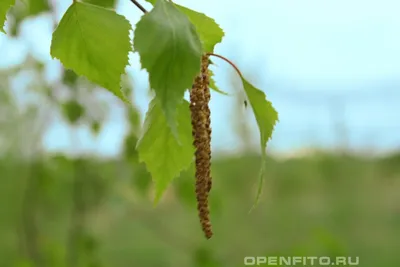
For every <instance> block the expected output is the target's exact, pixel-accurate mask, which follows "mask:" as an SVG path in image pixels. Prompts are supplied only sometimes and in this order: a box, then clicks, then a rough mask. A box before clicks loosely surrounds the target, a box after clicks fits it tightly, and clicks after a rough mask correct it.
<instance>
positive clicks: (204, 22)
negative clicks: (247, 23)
mask: <svg viewBox="0 0 400 267" xmlns="http://www.w3.org/2000/svg"><path fill="white" fill-rule="evenodd" d="M176 6H177V7H178V8H179V10H181V11H182V12H183V13H185V14H186V15H187V16H188V17H189V20H190V21H191V22H192V23H193V24H194V25H195V27H196V29H197V32H198V33H199V36H200V39H201V41H202V43H203V49H204V52H210V53H212V52H213V51H214V47H215V45H216V44H218V43H220V42H221V41H222V38H223V37H224V31H223V30H222V29H221V27H219V25H218V24H217V23H216V22H215V20H214V19H212V18H210V17H208V16H206V15H205V14H203V13H199V12H196V11H194V10H191V9H189V8H186V7H183V6H180V5H176Z"/></svg>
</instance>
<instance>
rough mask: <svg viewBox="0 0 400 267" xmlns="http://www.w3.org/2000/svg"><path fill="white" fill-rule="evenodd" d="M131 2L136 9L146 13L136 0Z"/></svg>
mask: <svg viewBox="0 0 400 267" xmlns="http://www.w3.org/2000/svg"><path fill="white" fill-rule="evenodd" d="M131 2H132V3H133V4H134V5H135V6H136V7H137V8H139V9H140V10H141V11H142V12H143V13H145V14H146V13H147V10H146V9H145V8H144V7H143V6H142V5H141V4H140V3H139V2H138V1H136V0H131Z"/></svg>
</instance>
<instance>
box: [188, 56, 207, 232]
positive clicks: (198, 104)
mask: <svg viewBox="0 0 400 267" xmlns="http://www.w3.org/2000/svg"><path fill="white" fill-rule="evenodd" d="M208 65H209V59H208V56H203V58H202V64H201V73H200V74H199V75H198V76H197V77H196V78H195V81H194V84H193V87H192V90H191V92H190V111H191V116H192V134H193V139H194V141H193V145H194V147H195V148H196V152H195V158H196V198H197V209H198V212H199V218H200V223H201V226H202V228H203V232H204V234H205V236H206V237H207V238H210V237H211V236H212V229H211V222H210V215H209V214H210V212H209V207H208V193H209V191H210V189H211V172H210V168H211V126H210V109H209V107H208V102H209V101H210V91H209V72H208Z"/></svg>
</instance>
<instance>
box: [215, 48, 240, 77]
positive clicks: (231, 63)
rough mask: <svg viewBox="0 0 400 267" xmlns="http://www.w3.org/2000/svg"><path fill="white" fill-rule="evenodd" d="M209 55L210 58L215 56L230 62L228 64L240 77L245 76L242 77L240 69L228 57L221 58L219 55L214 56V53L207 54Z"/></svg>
mask: <svg viewBox="0 0 400 267" xmlns="http://www.w3.org/2000/svg"><path fill="white" fill-rule="evenodd" d="M207 55H209V56H214V57H218V58H220V59H222V60H225V61H226V62H228V63H229V64H230V65H231V66H232V67H233V68H234V69H235V70H236V72H237V73H238V74H239V76H240V77H243V75H242V73H241V72H240V70H239V68H238V67H237V66H236V65H235V64H233V62H232V61H230V60H229V59H227V58H226V57H224V56H221V55H217V54H214V53H207Z"/></svg>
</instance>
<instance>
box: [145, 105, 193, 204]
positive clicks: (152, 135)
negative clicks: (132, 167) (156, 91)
mask: <svg viewBox="0 0 400 267" xmlns="http://www.w3.org/2000/svg"><path fill="white" fill-rule="evenodd" d="M176 120H177V124H178V127H177V130H178V136H179V141H178V140H177V139H176V138H175V136H174V134H173V133H172V130H171V128H170V127H169V126H168V123H167V120H166V117H165V115H164V113H163V111H162V107H161V104H160V103H159V101H158V100H157V99H156V98H155V99H153V100H152V102H151V103H150V105H149V111H148V112H147V114H146V120H145V124H144V131H143V133H142V136H141V138H140V139H139V141H138V145H137V150H138V153H139V160H140V162H144V163H145V164H146V167H147V170H148V171H149V172H150V173H151V175H152V178H153V180H154V182H155V188H156V197H155V203H158V201H159V200H160V198H161V196H162V194H163V192H164V191H165V190H166V188H167V186H168V185H169V183H170V182H171V181H172V180H173V179H174V178H175V177H177V176H178V175H179V174H180V172H181V171H183V170H185V169H187V168H189V167H190V164H191V162H192V161H193V155H194V147H193V138H192V125H191V122H190V112H189V103H188V102H187V101H182V102H181V104H180V105H179V106H178V112H177V117H176Z"/></svg>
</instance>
